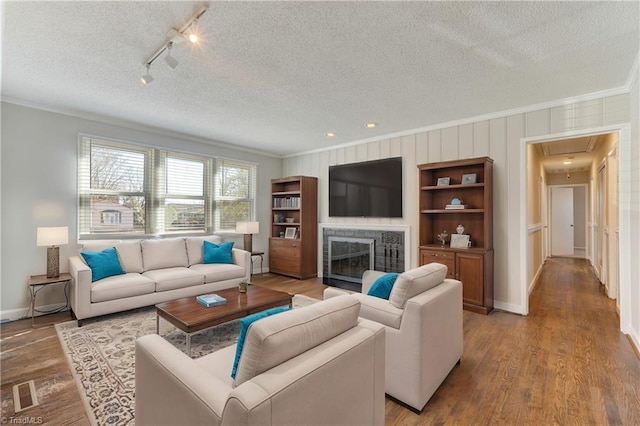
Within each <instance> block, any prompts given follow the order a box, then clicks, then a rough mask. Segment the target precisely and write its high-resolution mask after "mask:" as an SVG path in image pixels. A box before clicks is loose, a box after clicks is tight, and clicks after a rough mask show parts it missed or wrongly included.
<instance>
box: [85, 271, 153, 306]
mask: <svg viewBox="0 0 640 426" xmlns="http://www.w3.org/2000/svg"><path fill="white" fill-rule="evenodd" d="M155 289H156V283H155V282H153V280H150V279H149V278H147V277H145V276H143V275H140V274H138V273H135V272H132V273H128V274H124V275H116V276H113V277H108V278H103V279H101V280H100V281H96V282H95V283H93V284H92V285H91V302H92V303H97V302H105V301H107V300H118V299H123V298H125V297H132V296H140V295H142V294H149V293H153V292H154V291H155Z"/></svg>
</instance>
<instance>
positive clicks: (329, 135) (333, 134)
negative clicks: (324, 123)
mask: <svg viewBox="0 0 640 426" xmlns="http://www.w3.org/2000/svg"><path fill="white" fill-rule="evenodd" d="M324 135H325V136H326V137H328V138H333V137H335V136H336V134H335V133H333V132H327V133H325V134H324Z"/></svg>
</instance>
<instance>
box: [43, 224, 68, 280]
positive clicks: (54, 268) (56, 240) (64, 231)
mask: <svg viewBox="0 0 640 426" xmlns="http://www.w3.org/2000/svg"><path fill="white" fill-rule="evenodd" d="M63 244H69V227H68V226H54V227H38V235H37V245H38V246H39V247H42V246H46V247H47V278H56V277H59V276H60V247H58V246H59V245H63Z"/></svg>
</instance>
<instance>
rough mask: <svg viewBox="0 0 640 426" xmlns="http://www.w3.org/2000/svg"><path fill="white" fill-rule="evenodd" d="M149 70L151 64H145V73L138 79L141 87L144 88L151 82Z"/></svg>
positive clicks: (151, 77)
mask: <svg viewBox="0 0 640 426" xmlns="http://www.w3.org/2000/svg"><path fill="white" fill-rule="evenodd" d="M149 68H151V64H147V73H146V74H145V75H143V76H142V77H140V82H141V83H142V85H143V86H146V85H147V84H149V83H151V82H152V81H153V76H152V75H151V71H149Z"/></svg>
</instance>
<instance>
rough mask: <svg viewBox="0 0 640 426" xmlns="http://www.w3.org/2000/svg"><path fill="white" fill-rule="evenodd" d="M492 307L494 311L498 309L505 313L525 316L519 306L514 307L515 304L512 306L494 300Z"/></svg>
mask: <svg viewBox="0 0 640 426" xmlns="http://www.w3.org/2000/svg"><path fill="white" fill-rule="evenodd" d="M493 307H494V309H500V310H501V311H507V312H511V313H513V314H518V315H526V314H525V313H524V312H523V309H522V306H521V305H516V304H513V303H505V302H498V301H497V300H494V301H493Z"/></svg>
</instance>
